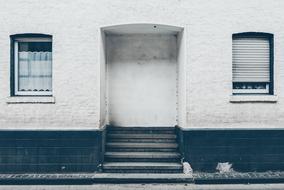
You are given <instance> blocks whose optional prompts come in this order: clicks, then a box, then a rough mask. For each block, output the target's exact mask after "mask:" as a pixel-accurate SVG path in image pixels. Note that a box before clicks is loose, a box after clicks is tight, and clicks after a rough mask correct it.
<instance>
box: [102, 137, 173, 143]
mask: <svg viewBox="0 0 284 190" xmlns="http://www.w3.org/2000/svg"><path fill="white" fill-rule="evenodd" d="M107 141H108V142H133V143H140V142H141V143H175V142H176V139H157V138H154V139H135V138H134V139H127V138H108V139H107Z"/></svg>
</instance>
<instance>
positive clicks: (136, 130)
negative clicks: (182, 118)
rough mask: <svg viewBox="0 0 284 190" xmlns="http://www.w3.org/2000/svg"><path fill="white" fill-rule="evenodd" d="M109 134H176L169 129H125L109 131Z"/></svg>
mask: <svg viewBox="0 0 284 190" xmlns="http://www.w3.org/2000/svg"><path fill="white" fill-rule="evenodd" d="M107 133H108V134H121V133H123V134H175V130H174V129H167V130H151V129H148V130H145V129H135V130H134V129H132V128H129V129H123V130H111V129H108V130H107Z"/></svg>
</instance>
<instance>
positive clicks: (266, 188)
mask: <svg viewBox="0 0 284 190" xmlns="http://www.w3.org/2000/svg"><path fill="white" fill-rule="evenodd" d="M53 189H54V190H134V189H135V190H185V189H186V190H251V189H252V190H283V189H284V184H252V185H240V184H238V185H226V184H225V185H194V184H94V185H81V186H80V185H66V186H63V185H60V186H58V185H39V186H37V185H29V186H26V185H25V186H21V185H17V186H13V185H7V186H0V190H53Z"/></svg>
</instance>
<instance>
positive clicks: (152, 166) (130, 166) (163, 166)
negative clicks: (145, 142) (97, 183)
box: [103, 162, 182, 170]
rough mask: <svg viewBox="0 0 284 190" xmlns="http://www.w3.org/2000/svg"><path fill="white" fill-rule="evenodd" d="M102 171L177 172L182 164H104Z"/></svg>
mask: <svg viewBox="0 0 284 190" xmlns="http://www.w3.org/2000/svg"><path fill="white" fill-rule="evenodd" d="M103 169H120V170H121V169H128V170H131V169H133V170H138V169H141V170H149V169H160V170H179V169H182V164H180V163H176V162H105V163H104V164H103Z"/></svg>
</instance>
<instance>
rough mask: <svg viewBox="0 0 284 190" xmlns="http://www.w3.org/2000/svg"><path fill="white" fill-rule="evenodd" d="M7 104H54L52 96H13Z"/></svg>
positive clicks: (7, 100) (8, 99)
mask: <svg viewBox="0 0 284 190" xmlns="http://www.w3.org/2000/svg"><path fill="white" fill-rule="evenodd" d="M6 103H7V104H54V103H55V97H52V96H38V97H36V96H12V97H8V98H7V99H6Z"/></svg>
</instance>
